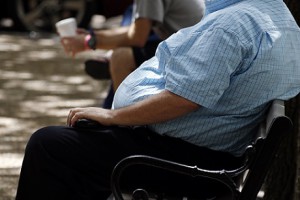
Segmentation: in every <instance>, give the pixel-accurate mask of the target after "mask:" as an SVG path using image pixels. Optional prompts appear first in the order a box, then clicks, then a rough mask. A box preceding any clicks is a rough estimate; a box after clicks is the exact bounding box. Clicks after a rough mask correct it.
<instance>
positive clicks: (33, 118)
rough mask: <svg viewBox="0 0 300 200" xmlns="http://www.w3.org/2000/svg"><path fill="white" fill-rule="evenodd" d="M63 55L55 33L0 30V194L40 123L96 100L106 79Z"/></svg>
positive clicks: (61, 120)
mask: <svg viewBox="0 0 300 200" xmlns="http://www.w3.org/2000/svg"><path fill="white" fill-rule="evenodd" d="M87 57H88V56H87V54H85V53H84V54H82V55H80V57H77V58H76V59H71V58H70V57H67V56H66V55H65V54H64V52H63V50H62V48H61V45H60V43H59V38H58V37H57V36H56V35H51V34H49V35H36V34H34V35H32V34H28V33H25V34H24V33H23V34H17V33H8V32H7V33H5V32H4V33H0V199H1V200H12V199H14V197H15V192H16V187H17V181H18V176H19V172H20V166H21V163H22V159H23V152H24V148H25V144H26V142H27V141H28V139H29V136H30V135H31V134H32V132H34V131H35V130H37V129H38V128H40V127H42V126H47V125H63V124H65V121H66V116H67V114H68V112H69V110H70V108H73V107H85V106H99V105H100V103H101V101H102V99H103V97H105V94H106V91H107V87H108V82H107V81H95V80H93V79H91V78H90V77H88V76H87V75H86V74H85V73H84V70H83V61H84V60H85V59H87Z"/></svg>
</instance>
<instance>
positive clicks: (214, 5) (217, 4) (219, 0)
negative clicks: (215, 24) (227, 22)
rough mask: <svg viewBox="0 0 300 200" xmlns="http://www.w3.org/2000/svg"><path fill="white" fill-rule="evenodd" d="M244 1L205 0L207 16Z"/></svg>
mask: <svg viewBox="0 0 300 200" xmlns="http://www.w3.org/2000/svg"><path fill="white" fill-rule="evenodd" d="M240 1H243V0H205V6H206V14H208V13H212V12H215V11H217V10H220V9H223V8H226V7H228V6H230V5H232V4H235V3H238V2H240Z"/></svg>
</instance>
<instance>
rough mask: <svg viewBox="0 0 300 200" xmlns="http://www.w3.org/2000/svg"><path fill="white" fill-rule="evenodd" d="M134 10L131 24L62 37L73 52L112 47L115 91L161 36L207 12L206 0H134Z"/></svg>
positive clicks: (194, 21)
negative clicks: (205, 8) (151, 35)
mask: <svg viewBox="0 0 300 200" xmlns="http://www.w3.org/2000/svg"><path fill="white" fill-rule="evenodd" d="M132 13H133V14H132V23H131V24H130V25H129V26H122V27H118V28H114V29H109V30H99V31H95V32H94V33H92V34H86V33H85V32H81V33H82V34H79V35H77V36H76V37H73V38H62V45H63V47H64V49H65V51H66V52H67V53H68V54H70V55H72V56H74V55H76V54H77V53H79V52H82V51H85V50H90V49H96V48H98V49H112V50H113V52H112V55H111V57H110V59H109V68H110V69H109V71H110V74H111V79H112V85H113V88H114V89H113V91H114V90H116V89H117V87H118V86H119V84H120V83H121V82H122V81H123V80H124V78H125V77H126V76H127V75H128V74H129V73H130V72H132V71H133V70H134V69H135V68H136V67H137V66H139V65H141V64H142V63H143V62H144V61H145V60H147V59H149V58H151V57H152V56H153V55H154V53H155V50H156V47H157V45H158V44H159V42H160V41H161V40H163V39H166V38H167V37H169V36H170V35H171V34H173V33H175V32H177V31H178V30H179V29H181V28H185V27H188V26H192V25H194V24H196V23H198V22H199V21H200V20H201V18H202V16H203V14H204V0H185V1H182V0H151V1H149V0H135V1H134V4H133V12H132ZM152 31H153V32H154V33H155V35H156V36H157V37H158V38H157V39H155V40H152V39H149V35H150V33H151V32H152ZM91 67H99V68H101V67H103V66H101V65H100V66H97V65H96V66H95V65H91ZM88 70H89V71H92V69H88ZM103 70H104V71H105V70H106V69H103ZM103 70H102V71H103ZM99 71H100V72H99V73H101V69H99ZM93 73H95V72H93ZM100 76H101V75H100ZM111 102H112V99H111V100H110V103H108V105H107V106H104V107H108V108H111Z"/></svg>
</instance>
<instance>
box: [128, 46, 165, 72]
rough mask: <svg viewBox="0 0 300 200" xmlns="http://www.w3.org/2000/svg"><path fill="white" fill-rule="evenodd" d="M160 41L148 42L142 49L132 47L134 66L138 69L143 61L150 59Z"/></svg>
mask: <svg viewBox="0 0 300 200" xmlns="http://www.w3.org/2000/svg"><path fill="white" fill-rule="evenodd" d="M160 42H161V40H154V41H148V42H147V43H146V45H145V46H144V47H142V48H141V47H132V50H133V56H134V60H135V64H136V66H137V67H139V66H140V65H141V64H142V63H143V62H144V61H146V60H148V59H150V58H152V57H153V56H154V54H155V51H156V48H157V46H158V44H159V43H160Z"/></svg>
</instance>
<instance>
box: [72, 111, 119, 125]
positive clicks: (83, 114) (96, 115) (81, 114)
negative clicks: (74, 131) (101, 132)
mask: <svg viewBox="0 0 300 200" xmlns="http://www.w3.org/2000/svg"><path fill="white" fill-rule="evenodd" d="M111 112H112V111H111V110H107V109H103V108H97V107H87V108H74V109H72V110H70V112H69V115H68V119H67V125H68V126H74V124H75V122H76V121H77V120H78V119H91V120H94V121H97V122H99V123H100V124H102V125H105V126H110V125H113V124H112V123H111V122H110V120H111V117H110V116H111Z"/></svg>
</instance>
